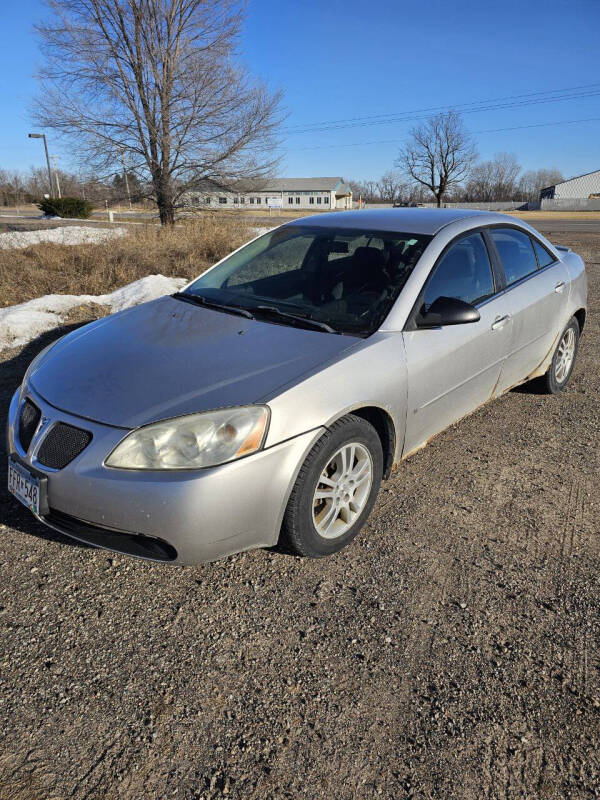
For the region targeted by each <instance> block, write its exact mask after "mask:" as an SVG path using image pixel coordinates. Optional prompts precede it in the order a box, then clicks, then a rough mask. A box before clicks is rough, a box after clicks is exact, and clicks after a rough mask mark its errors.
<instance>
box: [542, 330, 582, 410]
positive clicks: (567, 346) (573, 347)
mask: <svg viewBox="0 0 600 800" xmlns="http://www.w3.org/2000/svg"><path fill="white" fill-rule="evenodd" d="M578 349H579V323H578V322H577V320H576V319H575V317H571V319H570V320H569V323H568V325H567V326H566V328H565V329H564V331H563V332H562V333H561V335H560V338H559V340H558V344H557V345H556V350H555V351H554V355H553V356H552V362H551V363H550V368H549V369H548V372H547V373H546V374H545V375H544V378H543V381H544V389H545V391H546V392H547V393H548V394H558V393H559V392H562V390H563V389H564V388H565V386H566V385H567V384H568V382H569V380H570V378H571V375H572V373H573V367H574V366H575V359H576V358H577V350H578ZM568 351H570V356H569V355H568ZM565 358H567V361H565Z"/></svg>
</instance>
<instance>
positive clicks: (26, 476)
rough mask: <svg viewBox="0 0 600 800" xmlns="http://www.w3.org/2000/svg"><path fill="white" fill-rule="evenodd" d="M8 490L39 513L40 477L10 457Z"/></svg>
mask: <svg viewBox="0 0 600 800" xmlns="http://www.w3.org/2000/svg"><path fill="white" fill-rule="evenodd" d="M8 491H9V492H10V493H11V494H14V496H15V497H16V498H17V500H20V502H21V503H23V505H24V506H27V508H28V509H29V510H30V511H33V513H34V514H39V513H40V498H41V487H40V479H39V478H36V477H35V476H34V475H32V474H31V472H29V470H28V469H25V467H22V466H21V465H20V464H17V463H16V462H15V461H13V460H12V459H11V458H9V459H8Z"/></svg>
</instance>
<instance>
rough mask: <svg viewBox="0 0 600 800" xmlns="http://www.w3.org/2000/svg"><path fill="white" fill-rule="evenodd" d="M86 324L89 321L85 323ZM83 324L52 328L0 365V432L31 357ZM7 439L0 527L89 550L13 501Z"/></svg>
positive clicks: (1, 459)
mask: <svg viewBox="0 0 600 800" xmlns="http://www.w3.org/2000/svg"><path fill="white" fill-rule="evenodd" d="M88 321H89V320H88ZM85 324H86V322H78V323H75V324H71V325H63V326H61V327H60V328H54V329H53V330H52V331H48V332H47V333H44V334H42V335H41V336H38V337H37V338H36V339H33V340H32V341H31V342H29V344H27V345H26V346H25V347H24V348H23V349H22V350H20V351H19V352H17V353H16V354H15V355H14V356H12V357H11V358H8V359H6V360H5V361H1V362H0V428H2V429H3V430H4V426H5V425H6V420H7V417H8V408H9V405H10V401H11V398H12V396H13V394H14V392H15V390H16V389H17V388H18V386H19V385H20V384H21V382H22V380H23V376H24V375H25V372H26V370H27V367H28V366H29V364H30V363H31V361H32V360H33V359H34V358H35V356H36V355H37V354H38V353H39V352H40V351H41V350H43V349H44V347H46V346H47V345H49V344H51V343H52V342H54V341H56V339H59V338H60V337H61V336H64V335H65V334H66V333H70V332H71V331H73V330H76V329H77V328H80V327H81V326H82V325H85ZM7 461H8V452H7V438H6V436H5V435H1V436H0V526H2V525H5V526H7V527H8V528H12V529H14V530H18V531H20V532H22V533H26V534H29V535H30V536H36V537H37V538H39V539H46V540H47V541H50V542H60V543H61V544H68V545H70V546H71V547H82V548H86V549H87V548H89V547H90V545H86V544H83V543H81V542H77V541H75V540H74V539H70V538H69V537H67V536H63V535H62V534H60V533H58V532H56V531H53V530H52V529H51V528H47V527H46V526H45V525H42V524H41V523H40V522H38V521H37V520H36V518H35V517H34V516H33V515H32V514H31V513H30V512H29V511H28V510H27V509H26V508H25V507H24V506H22V505H21V504H20V503H19V502H18V500H16V499H15V498H14V497H13V496H12V495H11V494H10V493H9V491H8V489H7V482H8V480H7Z"/></svg>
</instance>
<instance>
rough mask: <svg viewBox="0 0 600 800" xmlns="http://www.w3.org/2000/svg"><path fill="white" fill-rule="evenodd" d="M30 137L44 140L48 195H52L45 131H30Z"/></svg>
mask: <svg viewBox="0 0 600 800" xmlns="http://www.w3.org/2000/svg"><path fill="white" fill-rule="evenodd" d="M29 138H30V139H43V140H44V150H45V151H46V166H47V167H48V185H49V186H50V197H52V172H51V170H50V156H49V155H48V145H47V143H46V134H45V133H30V134H29Z"/></svg>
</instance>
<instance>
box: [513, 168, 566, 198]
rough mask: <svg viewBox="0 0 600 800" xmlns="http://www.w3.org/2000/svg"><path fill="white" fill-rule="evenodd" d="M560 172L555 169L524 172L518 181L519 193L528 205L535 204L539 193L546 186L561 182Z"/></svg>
mask: <svg viewBox="0 0 600 800" xmlns="http://www.w3.org/2000/svg"><path fill="white" fill-rule="evenodd" d="M563 180H564V178H563V175H562V172H561V171H560V170H559V169H558V168H557V167H550V169H535V170H529V171H528V172H524V173H523V175H522V176H521V180H520V181H519V191H520V193H521V195H522V196H523V198H525V199H526V200H527V202H529V203H537V202H538V201H539V199H540V192H541V191H542V189H546V188H547V187H548V186H554V184H555V183H560V182H561V181H563Z"/></svg>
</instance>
